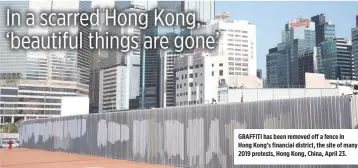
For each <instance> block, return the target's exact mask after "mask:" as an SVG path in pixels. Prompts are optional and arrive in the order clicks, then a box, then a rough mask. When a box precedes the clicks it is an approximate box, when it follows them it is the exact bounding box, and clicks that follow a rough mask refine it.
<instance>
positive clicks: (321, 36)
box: [311, 14, 336, 45]
mask: <svg viewBox="0 0 358 168" xmlns="http://www.w3.org/2000/svg"><path fill="white" fill-rule="evenodd" d="M311 20H312V21H313V22H315V31H316V45H319V44H321V43H322V42H323V41H324V40H326V39H332V38H334V37H335V34H336V33H335V25H334V24H333V23H332V22H331V21H329V20H328V21H326V17H325V15H324V14H320V15H316V16H313V17H312V18H311Z"/></svg>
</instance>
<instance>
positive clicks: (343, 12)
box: [215, 1, 358, 78]
mask: <svg viewBox="0 0 358 168" xmlns="http://www.w3.org/2000/svg"><path fill="white" fill-rule="evenodd" d="M215 5H216V7H215V12H216V14H220V13H222V12H229V13H230V15H231V17H230V18H229V19H232V20H248V21H249V22H250V23H252V24H255V25H256V27H257V30H256V31H257V32H256V36H257V51H256V52H257V68H259V69H262V74H263V77H264V78H266V55H267V54H268V51H269V49H270V48H273V47H275V45H276V44H277V43H280V42H281V33H282V31H283V30H284V26H285V24H287V22H290V21H293V20H295V19H296V18H297V17H299V16H302V17H304V18H307V19H310V18H311V17H312V16H315V15H319V14H324V15H325V16H326V19H327V20H331V21H332V22H333V23H334V24H335V25H336V36H337V37H344V38H348V39H351V28H353V27H355V25H356V23H355V18H356V15H357V14H358V12H357V10H356V7H357V6H358V2H325V3H321V2H242V1H236V2H234V1H233V2H227V1H217V2H215ZM253 7H254V8H253ZM274 8H278V9H281V10H272V9H274ZM265 25H269V26H265ZM267 32H269V33H267Z"/></svg>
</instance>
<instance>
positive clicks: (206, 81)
mask: <svg viewBox="0 0 358 168" xmlns="http://www.w3.org/2000/svg"><path fill="white" fill-rule="evenodd" d="M175 77H176V99H175V101H176V105H177V106H181V105H192V104H206V103H216V102H217V99H218V89H217V88H218V87H219V85H225V81H226V80H225V79H227V77H228V71H227V60H225V59H222V57H220V56H213V55H210V54H209V53H206V52H198V53H192V55H186V56H181V57H178V58H177V59H176V62H175ZM222 79H223V80H222Z"/></svg>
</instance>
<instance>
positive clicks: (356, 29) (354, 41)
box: [352, 16, 358, 75]
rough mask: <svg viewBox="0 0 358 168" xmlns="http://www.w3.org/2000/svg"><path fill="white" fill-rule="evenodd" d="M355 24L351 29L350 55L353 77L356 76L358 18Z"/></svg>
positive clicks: (357, 66) (357, 69)
mask: <svg viewBox="0 0 358 168" xmlns="http://www.w3.org/2000/svg"><path fill="white" fill-rule="evenodd" d="M356 22H357V26H356V27H354V28H352V55H353V59H354V69H355V75H357V74H358V16H357V18H356Z"/></svg>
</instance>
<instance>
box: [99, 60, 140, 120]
mask: <svg viewBox="0 0 358 168" xmlns="http://www.w3.org/2000/svg"><path fill="white" fill-rule="evenodd" d="M138 75H139V65H136V66H125V65H123V66H122V65H114V66H110V67H107V68H104V69H101V71H100V85H99V112H100V113H105V112H113V111H116V110H127V109H130V107H131V104H130V102H131V101H130V100H131V99H135V98H136V97H137V96H138V95H139V87H138V86H139V76H138Z"/></svg>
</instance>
